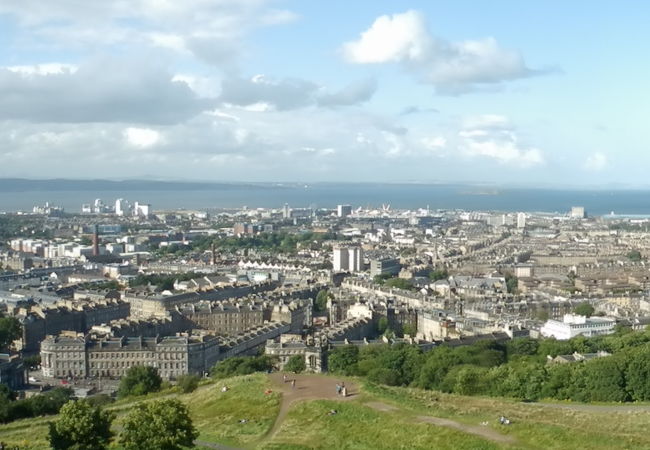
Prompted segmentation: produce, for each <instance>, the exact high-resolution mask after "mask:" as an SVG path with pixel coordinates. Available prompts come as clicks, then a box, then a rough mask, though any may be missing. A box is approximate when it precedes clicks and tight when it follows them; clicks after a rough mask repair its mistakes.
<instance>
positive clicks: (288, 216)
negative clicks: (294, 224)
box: [282, 203, 291, 219]
mask: <svg viewBox="0 0 650 450" xmlns="http://www.w3.org/2000/svg"><path fill="white" fill-rule="evenodd" d="M282 218H283V219H291V208H289V204H288V203H285V204H284V206H283V207H282Z"/></svg>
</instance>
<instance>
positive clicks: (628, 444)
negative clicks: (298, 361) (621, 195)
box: [0, 375, 650, 449]
mask: <svg viewBox="0 0 650 450" xmlns="http://www.w3.org/2000/svg"><path fill="white" fill-rule="evenodd" d="M224 384H226V385H227V386H228V387H229V388H230V390H229V391H228V392H226V393H222V392H221V386H223V385H224ZM267 387H268V381H267V379H266V377H265V376H264V375H253V376H248V377H237V378H232V379H229V380H226V381H221V382H215V383H210V384H207V385H204V386H201V387H200V388H199V389H198V390H197V391H195V392H194V393H191V394H182V395H181V394H177V393H173V392H164V393H160V394H157V395H154V396H150V397H147V398H145V399H135V400H128V401H120V402H118V403H116V404H114V405H113V406H112V407H111V409H113V410H114V411H115V412H116V413H117V415H118V420H117V425H118V426H119V418H120V417H121V416H123V415H124V414H125V413H126V412H127V411H128V409H129V407H130V406H131V405H132V404H133V403H134V402H137V401H143V400H144V401H146V400H147V399H149V398H159V397H163V396H178V398H180V399H181V400H183V401H184V402H186V403H187V404H188V405H189V407H190V411H191V413H192V417H193V419H194V423H195V425H196V426H197V428H198V429H199V431H200V433H201V435H200V437H199V439H200V440H203V441H209V442H220V443H225V444H230V445H233V446H240V447H243V446H255V445H257V443H259V442H260V440H261V439H262V437H263V436H264V434H265V433H266V432H267V431H268V430H269V429H270V428H271V426H272V424H273V422H274V420H275V416H276V415H277V412H278V409H279V395H277V394H275V393H274V394H271V395H265V394H264V390H265V389H266V388H267ZM367 401H382V402H385V403H389V404H392V405H395V406H397V407H399V411H392V412H380V411H376V410H373V409H371V408H369V407H367V406H364V403H365V402H367ZM331 409H336V410H337V411H338V414H336V415H334V416H329V415H328V414H327V412H328V411H329V410H331ZM417 415H431V416H436V417H445V418H449V419H453V420H455V421H458V422H461V423H467V424H471V425H478V424H479V423H481V422H483V421H488V422H489V426H490V427H492V428H494V429H496V430H498V431H499V432H502V433H505V434H510V435H511V436H513V437H515V438H516V439H517V444H516V445H514V446H511V448H518V449H519V448H525V449H567V448H570V449H605V448H607V449H614V448H650V435H649V434H648V433H647V424H648V423H649V421H650V413H648V412H634V413H612V412H608V413H603V412H583V411H568V410H562V409H555V408H549V407H543V406H539V405H534V404H525V403H519V402H515V401H509V400H503V399H494V398H483V397H461V396H457V395H447V394H441V393H437V392H428V391H422V390H418V389H406V388H389V387H383V386H374V385H365V387H364V389H363V393H362V394H361V395H360V396H359V397H358V398H356V399H355V400H353V401H350V402H345V403H340V402H335V401H326V400H318V401H309V402H302V403H298V404H296V405H294V406H293V407H292V409H291V411H290V412H289V414H288V416H287V418H286V420H285V422H284V423H283V424H282V426H281V427H280V429H279V430H278V432H277V433H276V434H275V436H273V438H272V439H270V440H268V439H267V440H266V441H262V444H261V448H265V449H273V448H282V449H285V448H296V449H297V448H354V449H365V448H373V449H381V448H385V449H400V448H404V449H406V448H439V449H444V448H449V449H451V448H453V449H463V448H466V449H493V448H500V446H499V445H498V444H495V443H492V442H489V441H486V440H485V439H482V438H479V437H476V436H473V435H470V434H466V433H463V432H460V431H456V430H452V429H448V428H444V427H437V426H433V425H429V424H421V423H416V422H415V421H414V417H415V416H417ZM500 415H505V416H507V417H509V418H510V419H511V420H512V421H513V423H512V425H510V426H508V427H500V426H499V425H498V424H496V420H497V418H498V417H499V416H500ZM242 418H245V419H247V423H246V424H240V423H239V419H242ZM51 419H52V418H38V419H28V420H22V421H17V422H13V423H11V424H7V425H0V441H3V442H4V443H6V444H9V445H18V446H20V448H27V449H37V448H38V449H41V448H47V443H46V435H47V422H48V420H51ZM501 447H504V446H503V445H501ZM506 447H507V446H506Z"/></svg>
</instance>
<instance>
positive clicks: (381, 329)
mask: <svg viewBox="0 0 650 450" xmlns="http://www.w3.org/2000/svg"><path fill="white" fill-rule="evenodd" d="M387 329H388V318H387V317H385V316H381V317H380V318H379V320H378V321H377V332H378V333H379V334H384V333H385V332H386V330H387Z"/></svg>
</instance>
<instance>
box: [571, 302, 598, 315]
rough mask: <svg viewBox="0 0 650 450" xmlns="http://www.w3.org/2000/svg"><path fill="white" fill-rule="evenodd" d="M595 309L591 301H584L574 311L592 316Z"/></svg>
mask: <svg viewBox="0 0 650 450" xmlns="http://www.w3.org/2000/svg"><path fill="white" fill-rule="evenodd" d="M594 311H595V309H594V307H593V306H591V305H590V304H589V302H582V303H580V304H579V305H578V306H576V307H575V308H573V312H574V313H575V314H578V315H580V316H587V317H591V316H592V314H593V313H594Z"/></svg>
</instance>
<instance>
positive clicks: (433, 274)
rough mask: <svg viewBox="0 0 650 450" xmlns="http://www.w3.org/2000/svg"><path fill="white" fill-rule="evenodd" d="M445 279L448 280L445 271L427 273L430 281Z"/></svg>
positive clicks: (438, 270) (447, 274) (447, 273)
mask: <svg viewBox="0 0 650 450" xmlns="http://www.w3.org/2000/svg"><path fill="white" fill-rule="evenodd" d="M447 278H449V272H447V269H437V270H433V271H431V272H429V279H430V280H431V281H438V280H446V279H447Z"/></svg>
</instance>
